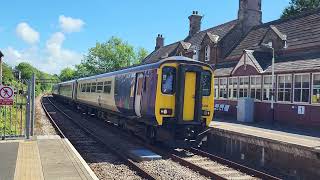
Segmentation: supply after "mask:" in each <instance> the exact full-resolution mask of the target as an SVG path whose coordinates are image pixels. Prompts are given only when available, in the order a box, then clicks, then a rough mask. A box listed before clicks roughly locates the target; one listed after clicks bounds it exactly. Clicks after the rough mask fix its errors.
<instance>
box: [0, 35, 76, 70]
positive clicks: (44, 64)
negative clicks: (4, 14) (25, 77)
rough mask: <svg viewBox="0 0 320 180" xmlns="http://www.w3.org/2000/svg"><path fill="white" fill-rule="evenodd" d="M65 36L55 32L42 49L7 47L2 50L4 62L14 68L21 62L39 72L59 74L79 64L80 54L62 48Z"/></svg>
mask: <svg viewBox="0 0 320 180" xmlns="http://www.w3.org/2000/svg"><path fill="white" fill-rule="evenodd" d="M64 40H65V35H64V34H63V33H61V32H56V33H54V34H52V35H51V37H50V38H49V39H48V40H47V42H46V45H45V47H44V48H42V49H39V48H38V47H37V46H32V47H31V48H27V49H21V50H18V49H15V48H13V47H10V46H9V47H7V48H5V49H3V54H4V62H6V63H8V64H10V65H11V66H16V65H18V64H19V63H21V62H28V63H30V64H32V65H33V66H35V67H36V68H38V69H40V70H41V71H44V72H47V73H51V74H59V73H60V71H61V70H62V69H63V68H65V67H72V66H74V65H76V64H79V63H80V62H81V58H82V54H81V53H78V52H76V51H72V50H69V49H65V48H63V42H64Z"/></svg>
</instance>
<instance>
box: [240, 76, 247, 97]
mask: <svg viewBox="0 0 320 180" xmlns="http://www.w3.org/2000/svg"><path fill="white" fill-rule="evenodd" d="M248 91H249V77H239V98H242V97H248Z"/></svg>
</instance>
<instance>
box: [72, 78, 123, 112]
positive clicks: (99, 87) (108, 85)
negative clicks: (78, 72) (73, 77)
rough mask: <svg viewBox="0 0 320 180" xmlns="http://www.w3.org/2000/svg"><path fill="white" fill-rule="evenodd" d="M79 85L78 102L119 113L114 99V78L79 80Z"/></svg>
mask: <svg viewBox="0 0 320 180" xmlns="http://www.w3.org/2000/svg"><path fill="white" fill-rule="evenodd" d="M78 84H79V85H78V92H77V101H79V102H81V103H85V104H89V105H92V106H96V107H100V108H105V109H108V110H111V111H115V112H119V110H118V108H117V106H116V104H115V99H114V94H115V90H114V84H115V77H114V76H112V77H102V78H94V79H87V80H79V81H78Z"/></svg>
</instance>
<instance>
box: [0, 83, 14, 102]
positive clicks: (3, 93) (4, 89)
mask: <svg viewBox="0 0 320 180" xmlns="http://www.w3.org/2000/svg"><path fill="white" fill-rule="evenodd" d="M13 97H14V91H13V88H12V87H10V86H3V85H0V106H12V105H13Z"/></svg>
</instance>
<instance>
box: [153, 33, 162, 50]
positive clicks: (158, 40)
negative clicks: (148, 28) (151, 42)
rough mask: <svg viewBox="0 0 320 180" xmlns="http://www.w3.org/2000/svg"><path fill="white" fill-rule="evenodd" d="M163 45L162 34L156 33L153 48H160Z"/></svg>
mask: <svg viewBox="0 0 320 180" xmlns="http://www.w3.org/2000/svg"><path fill="white" fill-rule="evenodd" d="M163 46H164V37H163V36H162V34H158V36H157V39H156V47H155V50H157V49H160V48H161V47H163Z"/></svg>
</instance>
